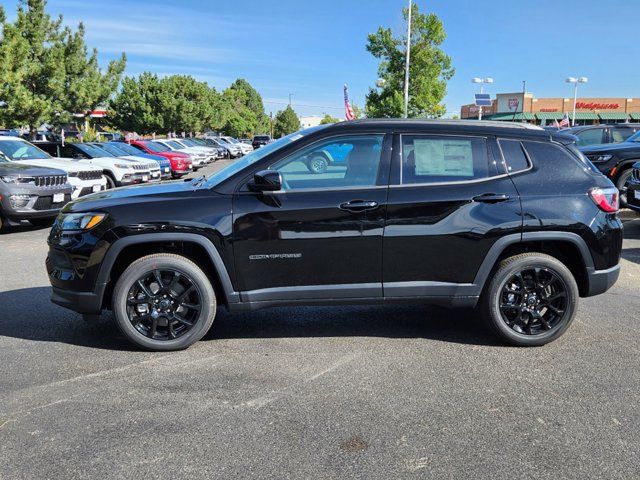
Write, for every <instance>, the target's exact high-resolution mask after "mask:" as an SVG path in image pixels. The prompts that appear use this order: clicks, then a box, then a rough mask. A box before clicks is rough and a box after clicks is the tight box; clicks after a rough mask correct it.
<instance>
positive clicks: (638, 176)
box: [633, 168, 640, 182]
mask: <svg viewBox="0 0 640 480" xmlns="http://www.w3.org/2000/svg"><path fill="white" fill-rule="evenodd" d="M633 179H634V180H637V181H638V182H640V168H634V169H633Z"/></svg>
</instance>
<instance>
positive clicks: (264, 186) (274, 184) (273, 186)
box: [249, 170, 282, 192]
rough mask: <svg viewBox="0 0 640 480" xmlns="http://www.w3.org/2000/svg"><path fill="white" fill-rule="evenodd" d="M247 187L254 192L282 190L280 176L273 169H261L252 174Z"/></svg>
mask: <svg viewBox="0 0 640 480" xmlns="http://www.w3.org/2000/svg"><path fill="white" fill-rule="evenodd" d="M249 188H250V189H251V190H253V191H254V192H275V191H278V190H282V176H281V175H280V172H277V171H275V170H261V171H260V172H257V173H255V174H254V175H253V180H252V181H250V182H249Z"/></svg>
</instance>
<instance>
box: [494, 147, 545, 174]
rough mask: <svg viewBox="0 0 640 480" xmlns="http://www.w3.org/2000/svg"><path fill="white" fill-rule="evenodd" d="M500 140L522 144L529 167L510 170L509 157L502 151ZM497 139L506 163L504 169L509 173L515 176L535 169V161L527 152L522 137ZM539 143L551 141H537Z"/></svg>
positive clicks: (503, 161) (503, 160)
mask: <svg viewBox="0 0 640 480" xmlns="http://www.w3.org/2000/svg"><path fill="white" fill-rule="evenodd" d="M500 140H509V141H512V142H518V143H519V144H520V149H521V150H522V153H523V154H524V158H526V160H527V165H528V167H527V168H525V169H524V170H516V171H515V172H509V168H508V166H507V159H506V157H505V155H504V152H503V151H502V145H500ZM496 141H497V142H498V148H499V149H500V156H501V157H502V163H503V164H504V169H505V171H506V172H507V175H511V176H514V175H518V174H520V173H526V172H529V171H531V170H533V161H532V160H531V157H530V156H529V152H527V149H526V148H524V145H523V144H522V142H523V140H522V139H514V138H500V137H497V138H496ZM527 141H528V140H527ZM537 143H549V142H537Z"/></svg>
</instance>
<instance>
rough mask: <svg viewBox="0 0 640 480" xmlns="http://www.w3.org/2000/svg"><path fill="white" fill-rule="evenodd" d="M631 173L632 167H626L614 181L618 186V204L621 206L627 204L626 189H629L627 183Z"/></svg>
mask: <svg viewBox="0 0 640 480" xmlns="http://www.w3.org/2000/svg"><path fill="white" fill-rule="evenodd" d="M632 175H633V169H632V168H628V169H627V170H624V171H623V172H622V173H621V174H620V176H619V177H618V180H617V181H616V187H618V190H619V191H620V206H621V207H626V206H627V191H628V189H629V183H630V181H631V176H632Z"/></svg>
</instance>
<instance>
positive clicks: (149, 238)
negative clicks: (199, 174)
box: [96, 232, 240, 303]
mask: <svg viewBox="0 0 640 480" xmlns="http://www.w3.org/2000/svg"><path fill="white" fill-rule="evenodd" d="M163 241H164V242H191V243H197V244H198V245H200V246H201V247H203V248H204V249H205V251H206V252H207V254H208V255H209V258H210V259H211V262H212V263H213V265H214V267H215V269H216V274H217V275H218V279H219V280H220V284H221V286H222V290H223V292H222V293H223V295H224V296H225V299H226V302H227V303H238V302H239V301H240V294H239V293H238V292H236V291H235V290H234V289H233V285H232V283H231V278H230V277H229V272H228V271H227V268H226V266H225V264H224V262H223V261H222V257H221V256H220V254H219V253H218V250H217V249H216V247H215V246H214V245H213V243H211V241H210V240H209V239H207V238H206V237H204V236H202V235H198V234H195V233H170V232H167V233H143V234H139V235H132V236H130V237H123V238H120V239H118V240H116V241H115V242H114V243H113V244H112V245H111V247H110V248H109V250H108V251H107V253H106V255H105V256H104V259H103V260H102V264H101V266H100V271H99V272H98V278H97V280H96V287H97V288H96V290H97V292H98V294H99V295H100V302H102V300H103V298H102V297H103V296H104V291H105V288H106V285H107V283H108V282H109V280H110V275H111V270H112V269H113V265H114V264H115V262H116V259H117V258H118V255H120V253H121V252H122V250H124V249H125V248H126V247H129V246H131V245H139V244H142V243H151V242H163Z"/></svg>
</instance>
